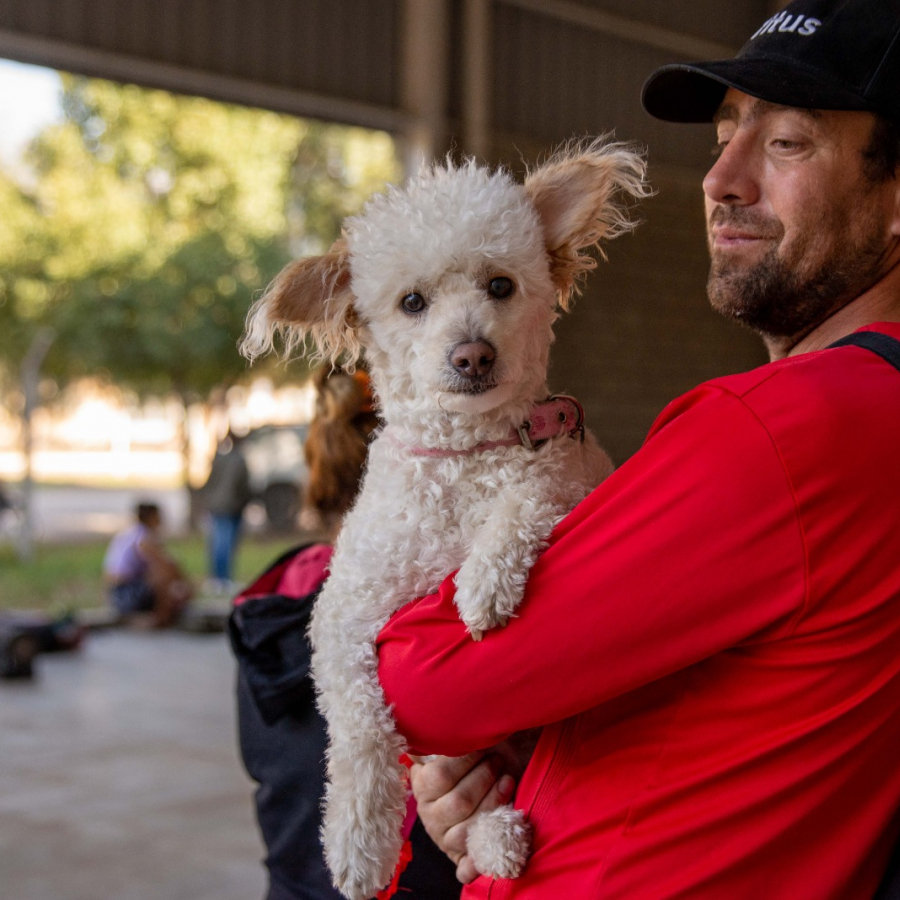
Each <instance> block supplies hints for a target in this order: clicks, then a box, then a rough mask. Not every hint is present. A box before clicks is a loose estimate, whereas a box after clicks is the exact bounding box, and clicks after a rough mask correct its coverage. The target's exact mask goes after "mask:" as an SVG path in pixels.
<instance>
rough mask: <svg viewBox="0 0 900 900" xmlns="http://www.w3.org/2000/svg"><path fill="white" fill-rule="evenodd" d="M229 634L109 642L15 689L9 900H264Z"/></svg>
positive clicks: (1, 822)
mask: <svg viewBox="0 0 900 900" xmlns="http://www.w3.org/2000/svg"><path fill="white" fill-rule="evenodd" d="M233 681H234V663H233V661H232V658H231V655H230V652H229V649H228V646H227V643H226V639H225V637H224V636H223V635H221V634H217V635H190V634H182V633H152V632H146V633H140V632H129V631H109V632H95V633H93V634H91V635H90V636H89V637H88V639H87V642H86V644H85V646H84V647H83V648H82V649H81V650H80V651H77V652H75V653H69V654H60V655H51V656H42V657H39V658H38V660H37V677H36V679H35V680H34V681H33V682H31V683H16V682H0V898H2V900H259V898H260V897H262V895H263V893H264V881H265V878H264V874H263V870H262V867H261V864H260V859H261V855H262V846H261V843H260V839H259V836H258V832H257V829H256V825H255V822H254V819H253V812H252V801H251V795H252V784H251V783H250V781H249V779H248V778H247V776H246V774H245V773H244V771H243V769H242V768H241V765H240V762H239V759H238V755H237V747H236V739H235V722H234V710H233V700H232V693H233V687H232V685H233Z"/></svg>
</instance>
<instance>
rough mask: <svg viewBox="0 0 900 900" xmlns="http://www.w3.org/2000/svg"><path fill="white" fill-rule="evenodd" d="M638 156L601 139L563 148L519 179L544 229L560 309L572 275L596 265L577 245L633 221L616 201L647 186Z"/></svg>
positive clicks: (589, 244)
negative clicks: (521, 179) (523, 182)
mask: <svg viewBox="0 0 900 900" xmlns="http://www.w3.org/2000/svg"><path fill="white" fill-rule="evenodd" d="M645 174H646V163H645V161H644V158H643V156H642V155H641V154H640V153H638V152H636V151H635V150H633V149H630V148H629V147H627V146H626V145H624V144H616V143H605V142H604V140H603V139H602V138H600V139H598V140H596V141H594V142H592V143H590V144H587V145H574V146H569V147H565V148H563V149H562V150H561V151H559V152H558V153H556V154H555V155H554V156H553V157H552V158H551V159H550V160H548V161H547V162H546V163H544V165H542V166H540V167H539V168H538V169H536V170H535V171H533V172H531V173H530V174H529V175H528V177H527V178H526V179H525V191H526V193H527V194H528V196H529V197H530V199H531V202H532V203H533V204H534V206H535V209H536V210H537V213H538V216H539V217H540V220H541V224H542V225H543V228H544V241H545V243H546V246H547V252H548V254H549V256H550V271H551V275H552V277H553V281H554V284H555V285H556V288H557V291H558V293H559V302H560V305H561V306H562V307H563V309H567V308H568V304H569V300H570V298H571V296H572V292H573V291H574V289H575V287H576V282H577V280H578V277H579V276H580V275H582V274H583V273H585V272H587V271H588V270H590V269H593V268H594V267H595V266H596V264H597V263H596V261H595V260H594V259H593V258H592V257H591V256H588V255H586V254H584V253H582V251H583V250H589V249H591V248H594V247H596V248H598V249H599V252H600V253H601V255H604V254H603V250H602V248H600V247H599V244H600V241H602V240H610V239H612V238H614V237H617V236H618V235H620V234H622V233H623V232H626V231H631V230H632V229H633V228H635V226H636V224H637V223H635V222H633V221H632V220H631V219H630V218H629V215H628V213H629V210H628V208H627V207H626V206H624V205H623V204H622V202H621V200H620V197H621V195H622V194H625V195H627V196H630V197H635V198H640V197H646V196H648V195H649V194H650V193H651V191H650V189H649V187H648V186H647V184H646V182H645V180H644V178H645Z"/></svg>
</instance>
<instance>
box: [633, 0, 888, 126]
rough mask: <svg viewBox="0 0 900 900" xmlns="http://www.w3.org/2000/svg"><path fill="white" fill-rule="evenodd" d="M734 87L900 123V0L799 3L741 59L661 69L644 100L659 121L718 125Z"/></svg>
mask: <svg viewBox="0 0 900 900" xmlns="http://www.w3.org/2000/svg"><path fill="white" fill-rule="evenodd" d="M729 87H733V88H737V90H739V91H742V92H743V93H745V94H750V95H751V96H753V97H758V98H760V99H761V100H767V101H769V102H770V103H778V104H781V105H784V106H796V107H799V108H802V109H847V110H864V111H868V112H874V113H880V114H881V115H883V116H885V117H886V118H888V119H890V120H892V121H894V122H900V0H794V2H793V3H790V4H788V6H786V7H785V9H784V10H782V11H781V12H779V13H776V14H775V15H773V16H772V17H771V18H769V19H767V20H766V21H765V22H764V23H763V24H762V26H761V27H760V28H759V29H758V30H757V31H756V33H755V34H753V35H752V37H751V38H750V40H749V41H747V43H746V44H744V46H743V47H742V48H741V50H740V52H739V53H738V55H737V56H736V57H735V58H734V59H722V60H715V61H713V62H698V63H685V64H675V65H668V66H663V67H662V68H660V69H657V70H656V71H655V72H654V73H653V74H652V75H651V76H650V77H649V78H648V79H647V81H646V83H645V84H644V89H643V92H642V96H641V100H642V102H643V104H644V109H646V110H647V112H649V113H650V114H651V115H652V116H656V118H658V119H665V120H666V121H669V122H710V121H712V118H713V115H714V114H715V112H716V110H717V109H718V108H719V105H720V104H721V102H722V98H723V97H724V96H725V92H726V91H727V90H728V88H729Z"/></svg>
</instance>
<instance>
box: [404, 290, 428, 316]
mask: <svg viewBox="0 0 900 900" xmlns="http://www.w3.org/2000/svg"><path fill="white" fill-rule="evenodd" d="M400 306H401V307H402V308H403V311H404V312H408V313H413V314H415V313H420V312H422V310H423V309H425V298H424V297H423V296H422V295H421V294H420V293H419V292H418V291H412V293H409V294H407V295H406V296H405V297H404V298H403V299H402V300H401V301H400Z"/></svg>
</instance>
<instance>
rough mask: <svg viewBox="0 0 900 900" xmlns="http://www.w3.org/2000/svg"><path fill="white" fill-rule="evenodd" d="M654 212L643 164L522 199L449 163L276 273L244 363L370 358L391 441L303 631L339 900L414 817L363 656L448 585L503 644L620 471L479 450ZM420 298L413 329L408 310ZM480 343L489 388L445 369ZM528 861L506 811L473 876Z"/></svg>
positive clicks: (494, 822)
mask: <svg viewBox="0 0 900 900" xmlns="http://www.w3.org/2000/svg"><path fill="white" fill-rule="evenodd" d="M646 193H647V190H646V187H645V183H644V163H643V160H642V159H641V158H640V156H639V155H637V154H636V153H634V152H632V151H631V150H629V149H628V148H627V147H624V146H622V145H619V144H611V143H604V142H603V141H602V140H600V141H596V142H594V143H592V144H588V145H584V144H582V145H577V146H572V147H569V148H567V149H564V150H563V151H561V152H560V153H559V154H558V155H557V156H556V157H554V158H552V159H551V160H550V161H549V162H547V163H546V164H544V165H543V166H541V167H539V168H538V169H537V170H535V171H534V172H532V173H531V174H530V175H529V176H528V177H527V179H526V181H525V183H524V185H519V184H516V183H515V182H514V181H513V179H512V178H511V177H510V176H509V175H508V174H507V173H506V172H504V171H496V172H491V171H488V170H486V169H484V168H481V167H479V166H477V165H475V164H474V163H473V162H466V163H464V164H462V165H461V166H455V165H453V164H451V163H450V162H447V163H446V164H445V165H441V166H436V167H434V168H433V169H431V170H428V171H424V172H422V173H421V174H420V175H418V176H417V177H414V178H412V179H411V180H410V181H409V182H408V183H407V185H406V186H405V187H404V188H402V189H396V188H391V189H389V190H388V191H387V193H386V194H383V195H379V196H377V197H375V198H373V199H372V200H371V201H370V202H369V203H368V204H367V206H366V207H365V209H364V211H363V213H362V214H361V215H360V216H358V217H356V218H353V219H350V220H348V222H347V223H346V229H345V237H344V238H342V239H341V240H339V241H338V242H336V243H335V245H334V246H333V247H332V248H331V250H330V251H329V252H328V253H326V254H325V255H323V256H321V257H316V258H313V259H306V260H303V261H300V262H296V263H293V264H291V265H290V266H288V267H287V268H286V269H285V270H284V271H283V272H282V273H281V274H280V275H279V276H278V277H277V278H276V280H275V281H274V282H273V284H272V286H271V287H270V288H269V290H268V292H267V293H266V294H265V295H264V296H263V297H262V298H261V299H260V300H259V301H258V302H257V304H256V305H255V306H254V308H253V309H252V310H251V313H250V316H249V318H248V331H247V335H246V336H245V339H244V343H243V350H244V352H245V353H246V354H247V355H248V356H250V357H251V358H252V357H253V356H255V355H258V354H260V353H262V352H265V351H267V350H270V349H272V346H273V337H274V334H275V332H277V331H279V330H281V331H282V332H283V334H284V338H285V342H286V345H287V348H288V351H290V349H291V347H293V346H295V345H297V344H298V343H299V342H301V341H302V340H304V339H305V338H307V337H308V336H311V338H312V341H313V342H314V344H315V346H316V348H317V351H318V355H319V356H320V357H323V358H326V359H331V360H332V361H337V360H338V359H342V360H343V361H344V363H345V364H346V363H347V362H350V363H351V364H352V362H353V361H355V360H357V359H358V358H359V357H360V355H361V354H362V353H363V352H364V353H365V358H366V360H367V364H368V366H369V369H370V371H371V376H372V380H373V383H374V386H375V390H376V394H377V396H378V399H379V401H380V407H381V412H382V415H383V418H384V422H385V427H384V428H383V430H382V431H381V432H380V433H379V434H378V435H377V437H376V439H375V441H374V443H373V444H372V446H371V450H370V453H369V462H368V470H367V473H366V476H365V480H364V484H363V489H362V492H361V494H360V496H359V498H358V500H357V502H356V504H355V506H354V508H353V509H352V510H351V512H350V513H349V514H348V516H347V518H346V520H345V523H344V527H343V529H342V531H341V533H340V536H339V538H338V541H337V546H336V549H335V554H334V558H333V562H332V567H331V576H330V577H329V579H328V581H327V583H326V585H325V588H324V590H323V592H322V594H321V596H320V597H319V599H318V601H317V603H316V607H315V612H314V615H313V623H312V628H311V635H312V639H313V646H314V659H313V669H314V676H315V680H316V685H317V690H318V692H319V705H320V708H321V709H322V712H323V713H324V715H325V717H326V719H327V720H328V730H329V737H330V748H329V752H328V777H329V784H328V788H327V793H326V809H325V825H324V828H323V840H324V844H325V849H326V858H327V861H328V865H329V867H330V869H331V872H332V875H333V876H334V880H335V884H336V885H337V887H338V888H339V889H340V890H341V891H342V892H343V893H344V894H345V895H346V896H347V897H348V898H351V900H365V898H368V897H371V896H373V895H374V894H375V893H376V892H377V891H378V890H379V889H380V888H382V887H384V885H385V884H387V883H388V882H389V881H390V879H391V875H392V873H393V871H394V868H395V865H396V863H397V860H398V857H399V853H400V848H401V843H402V838H401V823H402V821H403V817H404V813H405V810H406V798H407V784H406V780H405V778H404V769H403V767H402V766H401V764H400V757H401V755H402V754H403V753H404V751H405V750H406V743H405V741H404V739H403V738H402V736H401V735H399V734H397V732H396V730H395V728H394V722H393V719H392V717H391V713H390V710H389V709H388V707H387V705H386V704H385V699H384V696H383V693H382V691H381V688H380V685H379V683H378V677H377V658H376V654H375V639H376V637H377V635H378V633H379V631H380V630H381V628H382V626H383V625H384V624H385V622H386V621H387V619H388V618H389V617H390V615H391V614H392V613H393V612H394V611H395V610H396V609H398V608H399V607H400V606H402V605H403V604H404V603H406V602H407V601H409V600H411V599H413V598H415V597H419V596H422V595H424V594H428V593H430V592H432V591H434V590H435V589H436V588H437V586H438V585H439V584H440V583H441V581H442V579H443V578H444V577H446V575H447V574H448V573H450V572H452V571H454V570H455V569H459V571H458V573H457V575H456V587H457V590H456V603H457V606H458V609H459V612H460V616H461V618H462V620H463V621H464V622H465V623H466V625H467V626H468V627H469V629H470V631H471V632H472V633H473V636H475V637H480V636H481V633H482V632H484V631H485V630H487V629H490V628H492V627H494V626H496V625H500V624H504V623H505V622H506V621H507V620H508V619H509V617H510V616H512V615H514V614H515V610H516V607H517V605H518V604H519V601H520V599H521V597H522V592H523V588H524V584H525V580H526V577H527V574H528V570H529V568H530V566H531V565H532V564H533V563H534V561H535V559H536V557H537V556H538V554H539V553H540V551H541V550H542V549H543V547H544V546H545V545H546V542H547V539H548V537H549V535H550V532H551V530H552V528H553V526H554V525H555V524H556V523H557V522H558V521H559V520H560V519H561V518H562V517H563V516H564V515H565V514H566V513H567V512H568V511H569V510H570V509H572V507H574V506H575V505H576V504H577V503H578V502H579V501H580V500H581V499H582V498H583V497H584V496H585V495H586V494H587V493H588V492H589V491H590V490H591V489H592V488H593V487H594V486H595V485H596V484H598V483H599V482H600V481H601V480H602V479H603V478H604V477H605V476H606V475H607V474H609V472H610V471H611V468H612V466H611V463H610V462H609V459H608V457H607V456H606V455H605V454H604V453H603V452H602V451H601V450H600V449H599V447H598V446H597V445H596V443H595V442H594V440H593V438H592V437H591V436H590V435H588V436H587V438H586V440H584V442H581V441H579V440H577V439H571V438H570V437H566V436H562V437H558V438H554V439H551V440H548V441H547V442H546V443H544V444H543V445H542V446H540V447H538V448H537V449H534V450H530V449H525V448H524V447H522V446H503V447H493V448H491V449H481V448H479V445H481V444H484V443H485V442H492V441H498V440H502V439H504V438H506V437H507V436H508V435H509V434H510V430H511V428H515V427H518V426H520V425H521V424H522V423H523V422H525V421H526V420H527V419H528V418H529V412H530V411H531V410H532V409H533V408H534V406H535V404H537V403H539V402H541V401H543V400H544V399H545V398H546V397H547V393H548V391H547V384H546V375H547V365H548V356H549V349H550V344H551V342H552V340H553V334H552V330H551V328H552V324H553V322H554V320H555V319H556V317H557V315H558V312H557V309H558V307H562V308H563V309H566V308H567V307H568V303H569V300H570V298H571V295H572V293H573V289H574V287H575V282H576V279H577V278H578V276H579V275H580V274H581V273H583V272H585V271H586V270H588V269H590V268H592V267H593V266H594V265H595V263H594V260H593V259H592V258H591V257H590V256H588V255H586V254H584V252H583V251H585V250H586V249H589V248H596V247H597V246H598V243H599V242H600V241H601V240H604V239H608V238H611V237H614V236H616V235H617V234H620V233H622V232H623V231H626V230H628V229H629V228H631V227H632V224H631V222H630V221H629V219H628V216H627V212H626V210H625V209H624V208H623V207H622V206H620V205H618V204H617V203H616V197H617V195H621V194H625V195H630V196H632V197H640V196H643V195H645V194H646ZM499 277H504V278H509V279H510V280H511V281H512V283H513V285H514V290H513V292H512V294H511V295H510V296H508V297H506V298H501V299H498V298H496V297H495V296H491V294H490V293H489V286H490V285H491V284H492V279H495V278H499ZM411 292H417V293H418V294H420V295H421V296H422V297H423V298H424V300H425V302H426V304H427V305H426V306H425V307H424V308H423V310H422V311H420V312H409V311H405V310H404V309H403V308H402V306H401V302H402V300H403V298H404V297H406V296H407V295H409V294H410V293H411ZM472 342H479V344H478V346H481V347H483V346H484V345H485V344H486V345H488V346H489V348H490V350H491V351H492V352H493V354H494V356H495V359H494V360H493V365H492V366H491V367H490V370H489V371H488V372H487V373H479V374H478V375H477V376H471V375H468V374H466V372H463V371H461V370H460V367H458V366H456V367H455V366H454V357H453V354H454V351H455V349H456V348H458V347H459V346H460V345H468V344H470V343H472ZM414 448H419V449H420V451H421V450H428V451H430V454H429V455H425V454H422V453H421V452H419V453H415V452H413V450H414ZM527 850H528V828H527V823H525V821H524V819H523V817H522V816H521V814H520V813H519V812H518V811H515V810H512V809H511V808H510V807H504V808H502V809H501V810H500V811H498V812H497V813H495V814H490V815H487V816H483V817H481V821H479V822H478V823H477V827H475V828H474V829H473V830H472V833H470V838H469V851H470V855H471V857H472V859H473V861H474V862H475V864H476V866H477V867H478V868H479V870H480V871H482V872H484V873H486V874H491V875H494V876H496V877H514V876H515V875H517V874H519V872H520V871H521V869H522V866H523V865H524V863H525V860H526V858H527Z"/></svg>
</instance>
